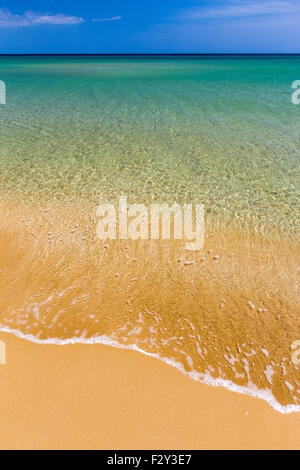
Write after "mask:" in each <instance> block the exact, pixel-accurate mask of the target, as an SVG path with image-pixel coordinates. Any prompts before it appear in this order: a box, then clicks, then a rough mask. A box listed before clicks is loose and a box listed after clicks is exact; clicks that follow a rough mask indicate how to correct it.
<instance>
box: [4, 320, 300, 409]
mask: <svg viewBox="0 0 300 470" xmlns="http://www.w3.org/2000/svg"><path fill="white" fill-rule="evenodd" d="M0 331H2V332H3V333H10V334H13V335H15V336H17V337H19V338H22V339H26V340H28V341H31V342H33V343H38V344H55V345H61V346H62V345H68V344H78V343H84V344H104V345H106V346H112V347H114V348H120V349H131V350H134V351H138V352H140V353H142V354H145V355H146V356H150V357H155V358H157V359H160V360H161V361H163V362H165V363H166V364H168V365H170V366H172V367H175V368H176V369H178V370H179V371H180V372H181V373H183V374H184V375H186V376H188V377H190V378H191V379H193V380H197V381H198V382H201V383H204V384H207V385H213V386H215V387H224V388H227V389H228V390H230V391H232V392H237V393H242V394H244V395H250V396H251V397H255V398H260V399H261V400H265V401H266V402H267V403H269V405H270V406H271V407H272V408H274V409H275V410H276V411H278V412H279V413H283V414H288V413H295V412H298V413H299V412H300V405H286V406H283V405H281V404H280V403H278V401H277V400H276V399H275V397H274V396H273V395H272V393H271V392H270V391H269V390H266V389H263V390H259V389H258V388H257V387H256V386H255V385H254V384H252V383H251V382H249V386H248V387H245V386H241V385H236V384H235V383H233V382H231V381H230V380H225V379H221V378H218V379H214V378H212V377H211V376H210V375H208V374H201V373H199V372H197V371H191V372H187V371H186V370H185V369H184V367H183V365H182V364H180V363H179V362H177V361H174V360H173V359H169V358H167V357H161V356H160V355H159V354H152V353H149V352H147V351H144V350H143V349H140V348H139V347H138V346H136V345H135V344H131V345H124V344H120V343H118V342H117V341H116V340H114V339H112V338H110V337H109V336H106V335H103V336H98V337H93V338H84V337H83V336H81V337H80V338H78V337H73V338H69V339H60V338H48V339H39V338H37V337H36V336H34V335H32V334H24V333H22V332H21V331H19V330H15V329H12V328H9V327H8V326H0Z"/></svg>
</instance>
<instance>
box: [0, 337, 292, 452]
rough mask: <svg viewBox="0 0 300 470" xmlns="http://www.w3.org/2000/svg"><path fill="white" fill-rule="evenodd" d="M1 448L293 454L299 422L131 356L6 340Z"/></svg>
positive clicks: (1, 370)
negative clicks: (273, 451) (275, 451)
mask: <svg viewBox="0 0 300 470" xmlns="http://www.w3.org/2000/svg"><path fill="white" fill-rule="evenodd" d="M0 340H2V341H4V342H5V344H6V365H1V366H0V373H1V392H0V393H1V399H0V414H1V424H0V448H1V449H297V448H298V447H299V440H300V414H299V413H291V414H285V415H284V414H280V413H278V412H277V411H275V410H274V409H272V408H271V407H270V406H269V405H268V404H267V403H266V402H264V401H262V400H259V399H255V398H251V397H248V396H245V395H241V394H237V393H233V392H230V391H227V390H225V389H222V388H218V387H211V386H207V385H203V384H200V383H198V382H196V381H193V380H191V379H189V378H188V377H185V376H184V375H183V374H181V373H180V372H179V371H177V370H176V369H175V368H173V367H171V366H168V365H166V364H164V363H162V362H161V361H159V360H157V359H155V358H151V357H146V356H143V355H142V354H140V353H138V352H135V351H126V350H120V349H116V348H112V347H108V346H104V345H84V344H77V345H67V346H56V345H47V344H46V345H43V344H35V343H31V342H29V341H27V340H24V339H20V338H17V337H15V336H14V335H11V334H5V333H1V334H0Z"/></svg>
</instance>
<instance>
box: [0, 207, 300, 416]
mask: <svg viewBox="0 0 300 470" xmlns="http://www.w3.org/2000/svg"><path fill="white" fill-rule="evenodd" d="M96 224H97V219H96V217H95V216H94V215H93V214H91V213H90V212H89V211H86V212H82V210H79V208H78V213H76V214H72V216H71V215H70V214H68V211H67V210H66V209H65V208H64V206H61V207H60V210H59V208H55V207H51V206H50V205H49V204H48V205H47V206H45V207H43V206H40V207H39V206H32V205H31V204H29V205H28V204H22V205H16V206H13V207H12V206H11V205H6V204H4V205H3V217H2V220H1V224H0V255H1V256H0V259H1V262H0V271H1V273H0V310H1V318H0V325H1V326H2V331H5V327H7V328H8V329H9V330H14V331H15V332H20V334H23V335H25V336H26V335H30V334H31V335H32V337H31V339H33V338H36V339H37V340H38V342H40V341H41V342H54V343H55V342H56V343H57V342H61V340H66V342H69V339H70V338H77V341H78V342H84V343H89V342H96V341H98V342H99V339H98V340H95V338H102V339H103V338H105V341H104V342H105V343H108V342H109V344H112V343H115V344H117V345H118V347H120V346H122V347H125V348H126V349H138V350H139V351H140V352H143V353H144V354H147V355H150V356H154V357H159V358H160V359H161V358H164V359H161V360H163V361H164V362H167V363H168V364H171V365H175V367H177V369H180V370H181V372H183V373H184V374H185V375H188V376H190V377H193V378H194V379H195V378H196V379H197V380H199V378H200V379H201V381H203V379H204V382H206V383H207V382H208V383H210V384H216V385H221V386H224V385H225V386H226V388H230V389H231V390H235V391H238V392H242V393H245V392H246V393H247V394H248V395H252V396H259V397H260V398H263V399H264V400H266V401H267V402H268V403H269V404H270V405H271V406H273V407H275V408H276V409H278V410H279V411H280V412H282V411H287V410H289V409H290V408H293V409H294V407H295V406H300V405H299V390H298V389H299V387H298V385H297V383H298V370H299V369H298V367H297V365H296V364H293V363H292V361H291V345H292V344H293V342H294V341H295V340H298V338H299V334H300V330H299V332H298V325H299V323H298V319H297V315H296V312H297V306H296V300H297V297H298V294H297V293H298V292H299V289H298V287H297V260H298V257H299V254H298V251H297V246H296V244H293V243H290V244H287V243H279V242H276V241H272V240H263V239H261V238H259V237H256V238H254V237H251V236H247V235H246V234H238V233H232V232H231V233H230V232H227V233H226V232H212V231H207V232H206V239H205V246H204V248H203V250H201V251H200V252H195V253H191V252H189V253H188V252H186V250H185V249H184V247H183V246H182V243H181V242H180V243H178V244H177V243H175V241H173V242H172V243H169V244H167V243H165V242H164V241H163V242H161V241H158V242H157V243H154V242H152V243H146V242H138V243H134V242H133V241H128V240H122V241H120V242H116V241H114V240H113V241H110V242H108V243H103V242H102V241H100V240H97V239H96V238H95V230H96ZM1 229H2V230H1ZM29 338H30V337H29ZM100 342H101V343H103V341H102V340H100Z"/></svg>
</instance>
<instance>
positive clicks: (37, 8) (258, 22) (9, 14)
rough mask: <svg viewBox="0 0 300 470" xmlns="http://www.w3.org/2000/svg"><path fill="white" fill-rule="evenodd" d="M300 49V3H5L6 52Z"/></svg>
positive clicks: (1, 38) (0, 7)
mask: <svg viewBox="0 0 300 470" xmlns="http://www.w3.org/2000/svg"><path fill="white" fill-rule="evenodd" d="M65 52H68V53H119V52H120V53H151V52H153V53H160V52H161V53H184V52H187V53H196V52H198V53H226V52H229V53H238V52H245V53H250V52H260V53H262V52H273V53H275V52H290V53H293V52H294V53H295V52H300V0H212V1H207V0H204V1H201V0H151V1H146V0H110V1H106V2H104V1H101V0H100V1H98V2H96V1H95V0H85V1H79V0H59V1H58V0H50V1H48V2H41V1H36V0H27V1H21V0H13V1H12V0H9V1H8V0H0V53H65Z"/></svg>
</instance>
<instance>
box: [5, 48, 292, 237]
mask: <svg viewBox="0 0 300 470" xmlns="http://www.w3.org/2000/svg"><path fill="white" fill-rule="evenodd" d="M297 79H300V56H138V57H136V56H135V57H132V56H37V57H30V56H28V57H0V80H3V81H5V83H6V86H7V104H6V105H2V106H0V139H1V141H0V191H1V197H8V196H11V195H13V196H14V197H15V196H17V195H19V196H20V197H21V198H24V197H26V198H29V199H31V198H32V199H35V198H41V197H42V198H50V199H53V198H55V199H61V200H64V199H66V200H74V199H77V198H80V199H84V200H88V201H91V202H93V203H95V202H97V201H98V199H99V195H101V198H106V199H109V200H113V199H114V198H115V197H116V195H117V196H119V195H124V194H125V195H131V197H132V199H133V200H136V201H141V202H144V201H148V202H149V201H167V202H170V203H171V202H173V201H178V202H183V201H185V202H202V203H203V204H204V205H205V207H206V210H207V216H208V217H211V219H212V221H214V222H215V223H218V224H219V223H221V224H222V223H224V224H225V223H227V222H228V221H231V223H232V222H233V221H234V223H237V224H240V225H241V226H246V227H247V228H252V229H254V230H257V229H258V230H261V231H263V232H266V231H268V230H269V229H274V228H276V229H280V230H282V229H283V231H284V232H285V233H287V232H288V233H289V234H290V235H293V236H294V235H295V234H296V233H297V231H298V228H299V199H298V198H297V188H298V189H299V160H300V148H299V135H300V105H299V106H296V105H293V104H292V102H291V94H292V91H293V90H292V88H291V85H292V82H293V81H294V80H297Z"/></svg>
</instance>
